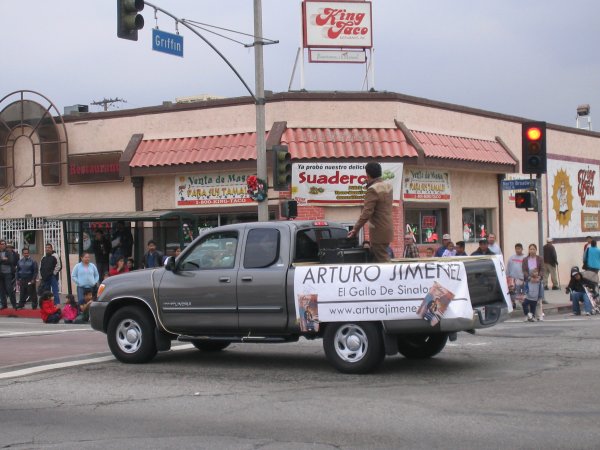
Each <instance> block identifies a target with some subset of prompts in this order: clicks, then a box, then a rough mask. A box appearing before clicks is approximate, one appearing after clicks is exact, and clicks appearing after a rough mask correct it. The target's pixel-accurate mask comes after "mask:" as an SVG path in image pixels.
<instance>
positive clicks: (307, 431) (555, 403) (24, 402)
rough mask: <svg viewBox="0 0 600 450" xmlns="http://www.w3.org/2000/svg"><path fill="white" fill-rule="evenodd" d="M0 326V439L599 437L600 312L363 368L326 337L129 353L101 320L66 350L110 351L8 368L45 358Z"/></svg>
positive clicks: (428, 443)
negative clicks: (133, 361) (347, 364)
mask: <svg viewBox="0 0 600 450" xmlns="http://www.w3.org/2000/svg"><path fill="white" fill-rule="evenodd" d="M42 327H46V328H42V331H43V330H44V329H46V330H47V327H48V326H42ZM0 330H2V331H1V332H0V352H1V353H0V366H4V367H0V448H11V449H24V448H27V449H30V448H33V449H37V448H51V449H82V448H85V449H87V448H93V449H117V448H118V449H124V448H125V449H127V448H139V447H145V448H148V449H154V448H171V449H174V448H177V449H200V448H202V449H203V448H206V449H209V448H210V449H213V448H235V449H238V448H241V449H257V448H261V449H297V448H298V449H299V448H309V449H329V448H343V449H354V448H357V449H358V448H411V449H414V448H417V449H420V448H423V449H434V448H444V449H448V448H461V449H465V448H477V449H481V448H510V449H513V448H541V449H554V448H568V449H579V448H599V447H600V431H599V430H598V423H599V422H600V421H599V419H600V394H599V393H598V390H596V389H595V387H596V386H597V385H598V377H599V373H600V371H599V369H600V363H599V362H598V355H599V353H600V318H596V317H593V318H591V319H585V318H575V319H568V318H566V317H565V316H554V317H552V318H551V319H550V320H547V321H546V322H543V323H522V322H520V321H512V322H509V323H505V324H502V325H500V326H498V327H494V328H492V329H489V330H483V331H480V332H478V334H477V335H476V336H471V335H468V334H465V333H461V334H460V335H459V340H458V341H457V342H455V343H451V344H449V345H448V346H447V347H446V349H445V350H444V351H443V352H442V353H441V354H440V355H438V356H437V357H435V358H433V359H431V360H427V361H409V360H406V359H404V358H402V357H400V356H396V357H388V358H387V359H386V361H385V362H384V364H383V366H382V367H381V369H380V370H379V371H378V372H376V373H374V374H371V375H366V376H349V375H343V374H339V373H337V372H336V371H334V370H333V369H332V368H331V367H330V366H329V364H328V363H327V361H326V360H325V357H324V355H323V351H322V347H321V342H320V341H313V342H308V341H304V340H303V341H301V342H299V343H295V344H277V345H263V344H260V345H259V344H244V345H242V344H234V345H232V346H231V347H229V348H228V349H227V350H225V351H223V352H221V353H218V354H209V353H201V352H199V351H198V350H196V349H194V348H189V346H183V347H179V349H178V350H176V351H171V352H168V353H163V354H159V356H158V357H157V358H156V359H155V360H154V361H153V362H152V363H150V364H145V365H125V364H121V363H119V362H117V361H115V360H113V359H112V358H111V357H110V356H108V357H107V356H106V353H104V352H103V351H105V350H106V348H107V347H106V344H105V342H104V336H103V335H102V334H97V333H93V332H90V331H88V330H86V329H85V328H83V329H82V330H78V331H68V332H61V333H58V328H57V329H55V330H54V331H57V333H55V334H59V335H60V336H62V338H61V339H68V340H69V341H70V342H74V341H78V340H80V339H81V340H86V339H87V340H93V339H96V337H98V338H99V340H98V342H96V341H94V342H92V343H90V342H88V343H87V344H85V345H84V346H87V347H88V348H89V349H90V353H89V355H88V356H85V357H84V356H81V354H78V355H76V356H73V357H70V358H65V357H64V355H62V354H60V355H59V357H58V358H57V359H58V360H60V361H62V362H64V361H71V362H75V363H79V361H80V360H81V359H85V358H91V360H94V359H99V358H103V359H102V362H98V363H89V361H88V363H87V364H83V365H77V366H72V367H64V368H60V369H54V370H49V371H42V372H38V373H33V374H29V375H26V374H23V375H21V376H17V377H12V378H6V379H2V378H1V375H2V373H4V374H6V373H8V372H10V371H13V373H14V371H15V370H16V369H18V368H19V367H26V368H28V369H35V368H36V367H39V366H47V365H48V364H50V363H51V361H49V360H50V359H51V358H48V357H47V358H45V360H44V361H42V362H37V363H36V362H35V361H32V358H33V357H29V361H28V362H27V363H24V364H21V365H20V366H19V365H15V364H11V365H10V367H8V368H7V365H6V364H3V361H4V358H5V355H6V350H7V349H10V348H15V346H17V345H22V342H24V340H25V339H27V338H31V336H25V335H14V336H12V337H9V336H7V334H6V326H5V322H0ZM31 331H35V330H31ZM9 332H10V331H9ZM53 336H54V335H53ZM91 336H93V337H91ZM38 337H39V339H41V340H47V339H50V338H49V337H48V335H45V334H44V335H38ZM19 342H20V343H19ZM73 345H75V344H73ZM46 356H49V355H48V354H47V353H46ZM84 362H85V361H84Z"/></svg>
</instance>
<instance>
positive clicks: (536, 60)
mask: <svg viewBox="0 0 600 450" xmlns="http://www.w3.org/2000/svg"><path fill="white" fill-rule="evenodd" d="M116 3H117V2H116V0H52V1H47V0H0V54H1V58H2V60H1V62H0V98H2V97H4V96H5V95H8V94H10V93H11V92H13V91H17V90H23V89H26V90H33V91H37V92H39V93H41V94H43V95H44V96H46V97H48V98H49V99H50V100H51V101H52V102H53V103H54V104H55V105H56V106H57V108H58V110H59V111H60V112H61V113H62V112H63V108H64V107H65V106H68V105H73V104H89V103H91V102H92V101H98V100H102V99H103V98H115V97H119V98H123V99H126V100H127V103H120V104H116V105H114V106H113V107H112V109H126V108H136V107H144V106H154V105H160V104H162V102H164V101H175V99H176V98H178V97H188V96H195V95H200V94H212V95H218V96H223V97H236V96H244V95H247V91H246V90H245V88H244V86H243V85H242V84H241V83H240V81H239V80H238V79H237V78H236V77H235V75H234V74H233V72H232V71H231V70H230V69H229V68H228V67H227V66H226V65H225V63H224V62H223V61H222V60H221V59H220V58H219V56H218V55H217V54H216V53H215V52H214V51H213V50H211V49H210V48H209V47H208V46H207V45H206V44H205V43H204V42H203V41H202V40H201V39H199V38H197V37H196V36H194V35H193V34H192V33H191V32H190V31H189V30H186V29H185V28H183V27H181V26H180V27H179V29H180V32H181V34H182V35H183V36H184V58H179V57H175V56H171V55H166V54H162V53H158V52H154V51H152V41H151V35H152V31H151V29H152V27H154V26H155V19H154V11H153V9H152V8H151V7H149V6H147V5H146V7H145V9H144V11H143V12H142V14H143V16H144V19H145V27H144V28H143V29H142V30H141V31H140V32H139V40H138V41H137V42H134V41H129V40H124V39H119V38H117V35H116V28H117V19H116ZM151 3H154V4H156V5H157V6H159V7H161V8H163V9H165V10H168V11H169V12H170V13H172V14H173V15H175V16H177V17H180V18H186V19H189V20H195V21H198V22H203V23H207V24H211V25H216V26H221V27H225V28H230V29H235V30H238V31H242V32H246V33H252V31H253V2H252V0H210V1H209V0H153V1H152V2H151ZM372 3H373V44H374V69H375V86H374V88H375V89H376V90H378V91H390V92H397V93H401V94H407V95H413V96H417V97H423V98H427V99H431V100H437V101H443V102H449V103H454V104H457V105H463V106H469V107H474V108H480V109H484V110H488V111H492V112H498V113H503V114H510V115H515V116H519V117H523V118H527V119H531V120H544V121H547V122H549V123H554V124H559V125H566V126H575V119H576V108H577V106H578V105H580V104H584V103H588V104H590V105H591V117H592V127H594V117H595V116H596V111H599V112H598V113H597V117H598V119H597V123H598V126H597V127H596V128H598V129H599V130H600V55H599V54H598V51H599V50H600V49H599V43H600V25H599V24H600V21H599V18H600V1H598V0H578V1H576V2H572V1H567V0H453V1H449V0H429V1H422V0H373V1H372ZM262 9H263V35H264V36H265V37H267V38H270V39H275V40H278V41H279V43H278V44H274V45H268V46H265V47H264V63H265V89H267V90H271V91H274V92H282V91H287V90H288V86H289V84H290V79H291V75H292V69H293V66H294V60H295V58H296V52H297V49H298V47H299V46H300V42H301V8H300V1H299V0H263V1H262ZM158 25H159V27H160V29H161V30H164V31H169V32H175V24H174V21H173V19H171V18H169V17H168V16H165V15H163V14H161V13H159V14H158ZM200 32H201V33H202V34H203V35H204V36H205V37H206V38H207V39H209V40H210V41H211V42H212V43H213V44H214V45H215V46H216V47H217V48H218V49H219V50H220V51H221V52H222V53H224V54H225V56H226V57H227V58H228V59H229V60H230V61H231V63H232V64H233V65H234V66H235V67H236V69H237V70H238V71H239V72H240V73H241V75H242V76H243V77H244V79H245V80H246V82H247V83H248V85H249V86H250V87H251V89H252V90H254V53H253V50H252V49H249V48H245V47H243V46H241V45H239V44H235V43H232V42H230V41H227V40H224V39H222V38H219V37H216V36H213V35H211V34H208V33H205V32H203V31H200ZM238 38H240V39H241V40H242V41H244V42H246V43H249V42H251V41H252V39H251V38H249V37H238ZM365 67H366V66H365V65H359V64H308V62H307V63H306V64H305V85H304V88H305V89H307V90H309V91H333V90H337V91H361V90H364V89H365V85H364V79H365ZM300 87H301V86H300V82H299V73H298V72H297V73H296V76H295V78H294V82H293V84H292V90H297V89H300ZM370 87H371V86H370ZM99 110H100V107H97V106H90V111H99Z"/></svg>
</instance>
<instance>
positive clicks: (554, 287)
mask: <svg viewBox="0 0 600 450" xmlns="http://www.w3.org/2000/svg"><path fill="white" fill-rule="evenodd" d="M552 290H553V291H558V290H560V288H559V287H558V286H552Z"/></svg>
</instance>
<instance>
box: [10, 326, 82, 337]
mask: <svg viewBox="0 0 600 450" xmlns="http://www.w3.org/2000/svg"><path fill="white" fill-rule="evenodd" d="M73 331H94V330H92V329H90V328H70V329H67V330H48V331H0V338H2V337H12V336H36V335H39V334H58V333H70V332H73Z"/></svg>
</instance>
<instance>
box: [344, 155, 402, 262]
mask: <svg viewBox="0 0 600 450" xmlns="http://www.w3.org/2000/svg"><path fill="white" fill-rule="evenodd" d="M365 172H366V173H367V193H366V194H365V201H364V205H363V209H362V212H361V214H360V217H359V218H358V220H357V222H356V223H355V224H354V228H352V231H350V233H348V237H349V238H352V237H354V236H356V235H357V234H358V232H359V231H360V229H361V228H362V227H363V226H364V225H365V224H366V223H367V222H369V241H370V242H371V256H372V259H373V262H387V261H389V260H390V255H389V253H388V252H387V248H388V246H389V245H390V242H392V241H393V240H394V222H393V220H392V204H393V199H394V192H393V188H392V185H391V184H390V183H386V182H385V181H383V179H382V178H381V175H382V170H381V164H379V163H376V162H370V163H367V165H366V166H365Z"/></svg>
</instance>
